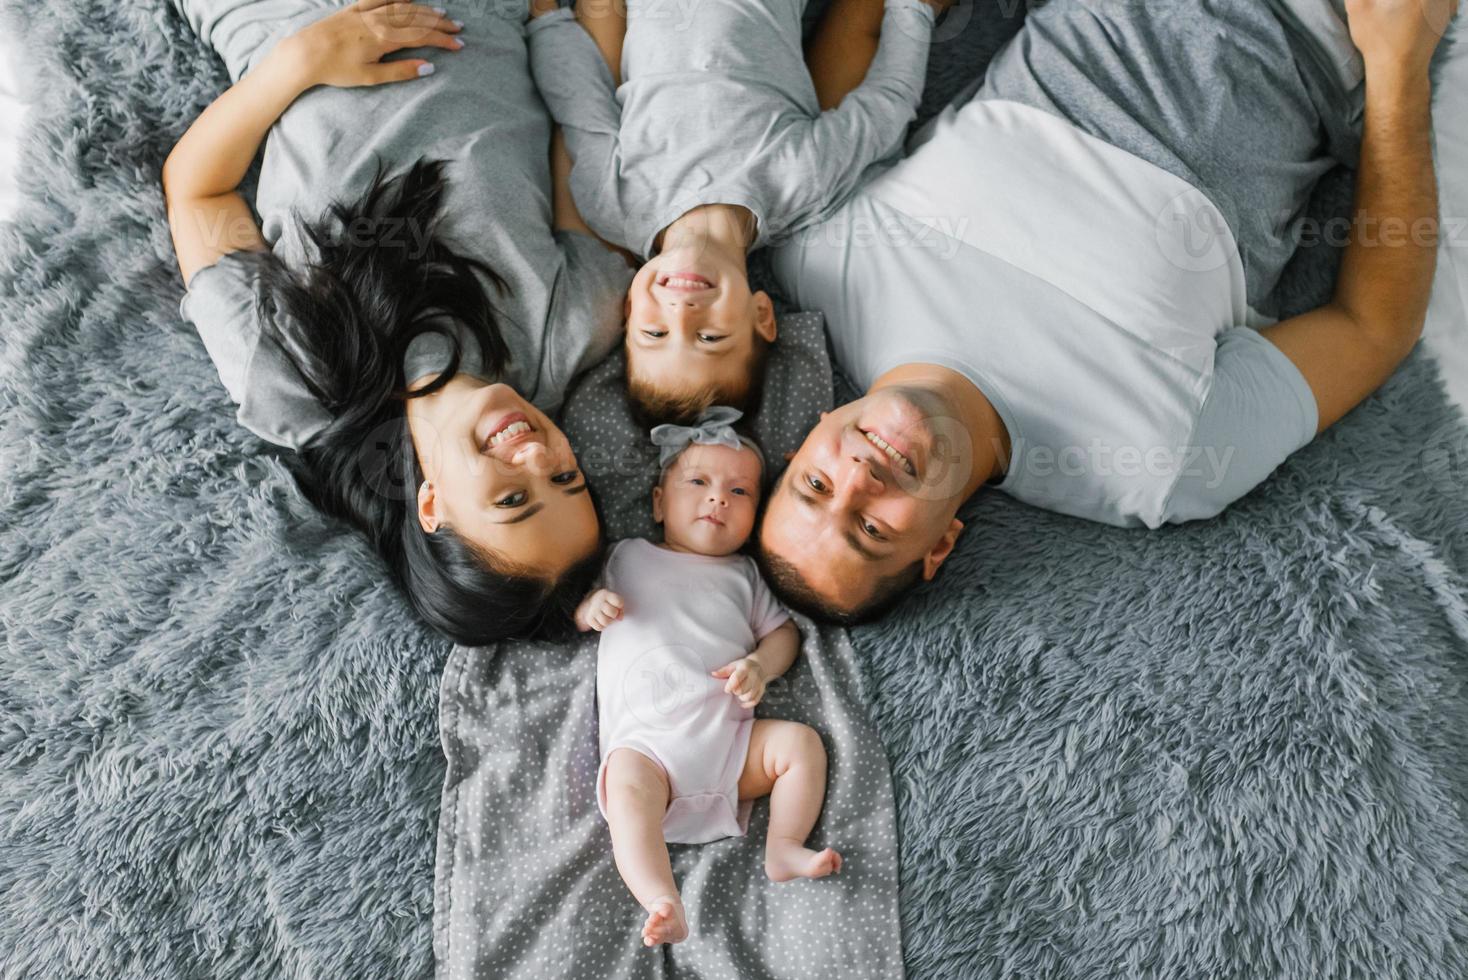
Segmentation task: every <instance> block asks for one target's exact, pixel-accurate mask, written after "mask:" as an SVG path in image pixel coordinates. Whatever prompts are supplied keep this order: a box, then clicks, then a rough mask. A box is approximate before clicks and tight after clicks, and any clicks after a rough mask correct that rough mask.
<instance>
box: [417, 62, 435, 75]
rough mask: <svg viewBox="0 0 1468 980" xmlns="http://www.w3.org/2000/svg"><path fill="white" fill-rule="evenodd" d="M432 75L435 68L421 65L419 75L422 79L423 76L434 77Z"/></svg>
mask: <svg viewBox="0 0 1468 980" xmlns="http://www.w3.org/2000/svg"><path fill="white" fill-rule="evenodd" d="M432 74H433V66H432V65H429V64H423V65H419V66H418V75H419V76H420V77H422V76H423V75H432Z"/></svg>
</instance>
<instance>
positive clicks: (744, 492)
mask: <svg viewBox="0 0 1468 980" xmlns="http://www.w3.org/2000/svg"><path fill="white" fill-rule="evenodd" d="M733 492H734V493H736V494H738V495H739V496H741V497H747V496H749V491H748V490H746V489H744V488H743V487H735V488H734V491H733Z"/></svg>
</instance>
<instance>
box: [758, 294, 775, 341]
mask: <svg viewBox="0 0 1468 980" xmlns="http://www.w3.org/2000/svg"><path fill="white" fill-rule="evenodd" d="M754 332H755V333H757V334H759V335H760V336H761V337H763V338H764V339H765V340H766V342H768V343H771V344H773V343H774V342H775V335H776V334H777V333H779V330H778V328H777V325H776V323H775V303H774V301H773V300H771V299H770V294H769V293H767V292H765V291H764V290H763V289H761V290H760V291H759V292H757V293H755V294H754Z"/></svg>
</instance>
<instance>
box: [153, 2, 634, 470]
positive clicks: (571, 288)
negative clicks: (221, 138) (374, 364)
mask: <svg viewBox="0 0 1468 980" xmlns="http://www.w3.org/2000/svg"><path fill="white" fill-rule="evenodd" d="M184 6H185V13H186V15H187V16H188V18H189V20H190V22H191V24H193V25H194V27H195V29H196V30H197V31H199V33H200V36H201V37H203V38H204V39H205V40H206V41H209V42H210V43H211V44H213V45H214V46H215V48H216V50H218V51H219V53H220V54H221V56H222V57H224V59H225V62H226V65H227V66H228V67H229V69H230V73H231V75H232V77H234V78H236V79H238V78H239V77H240V76H241V75H242V74H243V73H244V72H245V71H246V70H248V68H249V67H250V66H251V65H253V64H255V63H258V61H259V59H260V58H261V57H263V55H264V54H265V53H266V52H267V51H268V50H269V48H270V47H272V46H273V45H274V43H276V42H277V41H278V40H279V39H280V38H282V37H284V36H286V35H287V34H289V33H292V32H293V31H295V30H298V29H299V28H301V27H302V26H305V25H306V24H307V23H310V22H311V21H313V20H315V19H317V18H320V17H322V16H324V15H326V14H328V13H331V12H333V11H334V10H336V9H338V8H336V7H335V6H324V5H322V4H318V3H308V2H303V0H251V2H241V0H185V3H184ZM497 11H499V12H504V13H505V14H506V16H501V15H500V13H499V12H497ZM509 13H510V12H509V11H506V10H505V9H504V8H502V7H496V6H494V5H478V4H468V5H464V6H462V8H455V11H454V14H453V15H454V16H455V17H456V18H459V19H461V20H463V21H464V23H465V27H464V36H465V38H466V39H467V43H466V44H465V46H464V48H463V49H462V50H461V51H457V52H445V51H438V50H436V49H419V50H416V51H410V52H407V55H408V56H423V57H427V58H428V59H429V60H430V61H432V62H433V63H434V64H435V65H436V68H437V70H436V72H435V73H434V74H433V75H431V76H428V77H426V78H422V79H417V80H414V81H409V82H400V83H395V84H390V85H382V86H376V87H372V88H352V89H339V88H327V87H318V88H315V89H312V90H310V91H309V92H307V93H305V94H304V95H302V96H301V97H300V98H299V99H297V100H296V102H295V103H294V104H292V105H291V107H290V108H289V109H287V110H286V112H285V113H284V114H283V115H282V116H281V118H280V120H279V121H278V122H277V123H276V125H275V126H274V127H273V128H272V129H271V131H270V135H269V136H268V138H267V139H266V143H265V151H264V160H263V162H262V166H261V172H260V182H259V190H258V193H257V196H256V199H255V210H256V211H257V213H258V215H259V219H260V225H261V230H262V233H263V235H264V238H265V241H266V242H267V243H268V245H269V247H270V248H271V249H272V250H273V251H274V253H275V254H276V256H278V257H280V258H281V259H283V260H284V261H285V262H286V263H287V264H290V265H293V266H297V265H299V264H301V263H302V262H303V261H304V260H305V257H306V249H305V247H304V246H303V243H302V241H301V234H300V231H299V227H300V226H299V224H298V219H299V218H307V219H313V220H314V219H317V218H320V217H321V216H322V215H324V214H325V213H326V212H327V210H328V208H329V206H330V205H331V204H333V203H336V202H341V201H345V200H349V199H352V198H355V197H356V196H357V195H359V194H360V193H361V192H362V191H363V190H364V189H365V188H366V187H367V185H368V183H369V181H370V180H371V178H372V175H373V174H374V173H375V172H376V170H377V168H378V166H379V165H380V166H381V167H382V168H383V170H384V172H385V173H387V174H392V173H396V172H399V171H401V170H403V169H405V168H406V167H407V166H409V165H411V164H412V163H413V162H414V161H416V160H418V159H420V158H437V159H442V160H445V161H447V166H446V168H445V176H446V180H447V190H446V192H445V195H444V198H443V202H442V206H441V213H442V221H441V223H440V225H439V228H438V233H439V234H440V235H441V236H442V237H443V238H444V239H445V240H447V241H448V242H449V243H450V244H451V245H452V246H453V247H454V248H455V250H456V251H458V252H460V254H463V255H466V256H468V257H471V258H474V259H478V260H480V261H482V262H484V263H485V264H487V265H488V266H489V267H490V268H491V269H493V270H494V271H495V272H497V273H498V274H499V275H500V276H502V277H503V278H504V279H505V281H506V284H507V286H508V288H507V290H506V292H505V293H504V294H502V295H500V296H499V297H497V298H496V299H495V300H494V302H495V306H496V312H497V317H496V319H497V321H498V323H499V325H500V329H501V330H502V331H503V333H504V335H505V340H506V342H507V344H508V346H509V348H510V352H511V364H510V367H509V371H508V374H507V376H506V377H504V378H500V379H487V380H503V381H507V382H509V383H510V384H513V385H514V386H515V388H516V389H517V390H518V391H519V392H520V393H521V394H522V395H524V396H525V397H526V398H528V399H530V400H531V401H532V402H534V403H535V404H536V405H537V406H538V407H540V408H542V409H544V410H547V411H554V410H555V409H556V408H557V407H558V406H559V404H560V402H561V399H562V397H563V396H564V394H565V389H566V386H567V384H568V383H569V382H570V380H571V379H572V378H573V377H574V376H575V375H576V374H577V373H578V372H579V371H581V370H584V369H585V368H587V367H589V366H590V365H591V364H593V363H595V362H596V361H597V360H599V359H600V358H601V357H603V356H604V355H605V354H606V353H607V352H609V351H610V350H611V349H612V348H613V347H614V346H615V345H616V343H617V340H618V338H619V336H620V334H621V329H622V318H621V297H622V295H623V294H624V293H625V292H626V288H627V285H628V283H629V282H630V280H631V270H630V269H628V267H627V265H626V262H625V261H624V260H623V259H621V258H619V257H618V256H617V255H615V254H614V253H612V252H611V251H609V250H607V249H606V248H604V247H603V246H601V245H600V244H599V243H598V242H596V241H595V240H594V239H592V238H591V237H589V236H586V235H579V234H574V233H554V232H552V230H551V184H550V167H549V152H548V147H549V145H550V130H551V127H550V120H549V118H548V116H547V114H546V112H545V107H544V105H543V103H542V102H541V101H540V99H539V97H538V96H537V94H536V92H535V88H534V85H533V83H532V81H531V78H530V69H529V60H528V55H527V52H526V47H525V38H524V27H523V25H522V24H521V22H520V20H519V15H518V13H516V14H515V15H514V16H509ZM337 231H338V232H340V233H342V234H348V235H350V234H354V233H356V230H354V229H352V228H345V229H337ZM422 231H423V230H422V229H419V228H414V227H410V226H409V227H404V228H402V229H400V230H399V231H398V232H396V234H398V235H399V237H401V239H402V246H403V247H404V248H410V249H411V248H413V247H414V246H415V244H417V243H418V242H419V241H420V240H421V239H420V238H419V236H420V235H421V234H422ZM393 233H394V232H392V231H391V230H389V234H393ZM383 247H390V246H383ZM188 287H189V288H188V294H187V295H186V296H185V297H184V299H183V302H182V303H181V306H180V310H181V312H182V314H183V316H184V318H185V319H187V320H189V321H191V322H192V323H193V324H194V325H195V327H196V328H197V329H198V331H199V333H200V336H201V337H202V338H203V340H204V344H205V346H206V348H207V349H208V351H209V354H210V356H211V358H212V359H213V360H214V362H215V365H216V366H217V368H218V370H219V374H220V378H221V380H222V381H223V382H224V385H225V387H226V388H227V389H228V390H229V393H230V396H231V397H232V398H233V399H234V400H235V402H236V403H237V404H238V405H239V413H238V414H239V419H240V422H241V423H242V424H244V425H245V426H247V427H248V428H250V429H251V430H253V431H254V432H256V433H257V434H258V435H260V436H261V437H262V438H264V439H267V440H269V441H271V442H274V443H278V444H281V445H285V446H291V447H299V446H300V445H301V444H302V443H303V442H304V441H305V440H306V439H308V438H310V436H311V435H313V434H315V433H316V432H317V431H319V430H320V429H321V428H322V427H323V426H324V425H325V424H326V422H327V421H328V419H327V417H326V413H325V411H324V410H323V409H322V407H321V406H320V405H319V404H317V403H316V402H315V401H314V400H312V399H311V397H310V395H309V393H308V392H307V391H306V390H305V388H304V386H303V384H302V382H301V381H300V379H299V378H298V377H297V376H296V375H295V373H294V371H293V370H292V369H291V368H290V366H289V364H288V362H287V360H286V358H285V356H284V354H283V352H282V351H280V350H279V349H278V348H277V347H276V346H275V344H274V343H272V342H271V341H270V340H269V339H268V338H265V337H263V336H262V334H261V330H260V324H259V322H258V319H257V318H258V316H259V306H258V299H259V297H258V292H259V287H258V283H257V281H256V280H255V279H254V277H252V276H251V275H250V272H249V264H248V263H247V262H244V261H240V260H239V259H238V258H237V257H235V258H232V257H230V256H226V257H225V258H224V259H222V260H221V261H220V262H218V263H216V264H215V265H213V266H210V267H208V268H206V269H202V270H200V271H199V272H197V273H196V274H195V275H194V276H193V278H192V279H191V280H190V282H189V284H188ZM487 291H488V292H489V295H491V296H492V297H493V296H495V293H494V291H493V290H492V289H489V290H487ZM411 353H412V357H411V358H410V360H411V362H412V363H411V364H409V365H405V367H406V368H407V369H408V372H407V373H412V372H413V371H423V370H424V369H425V368H426V367H431V366H433V365H435V364H441V363H442V360H441V359H440V358H443V357H444V356H445V354H444V347H443V346H442V345H438V346H436V345H435V343H434V342H433V341H424V342H421V343H420V344H419V345H417V346H416V347H415V348H414V349H413V351H412V352H411ZM473 353H474V354H476V355H477V351H476V352H473ZM435 369H436V368H435ZM464 370H468V371H469V373H474V370H473V364H469V365H466V366H465V368H464ZM407 380H413V379H411V378H408V379H407Z"/></svg>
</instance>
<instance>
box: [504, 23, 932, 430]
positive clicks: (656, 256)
mask: <svg viewBox="0 0 1468 980" xmlns="http://www.w3.org/2000/svg"><path fill="white" fill-rule="evenodd" d="M621 2H622V0H582V2H581V5H580V6H578V8H577V12H576V15H575V16H576V18H579V20H577V19H573V15H572V12H571V11H570V10H569V9H557V8H556V7H555V5H554V0H533V2H532V10H531V14H532V17H533V18H534V19H533V20H532V21H531V24H530V27H529V44H530V59H531V68H532V71H533V72H534V75H535V81H536V84H537V85H538V86H539V88H540V91H541V94H542V95H543V96H544V98H545V100H546V104H547V105H548V106H549V107H550V111H551V114H552V116H554V117H555V119H556V121H557V122H558V123H559V124H560V126H561V129H562V132H563V134H564V137H565V142H566V147H567V149H568V150H569V152H570V156H571V160H572V171H571V193H572V196H573V198H574V199H575V203H576V206H577V208H578V209H579V210H580V212H581V215H582V216H583V218H584V219H585V220H586V223H587V224H588V226H589V227H590V228H591V230H592V231H594V232H595V233H596V234H597V235H599V236H600V237H601V238H603V239H605V240H606V241H608V242H610V243H612V244H614V245H619V246H621V247H623V248H626V249H628V250H629V251H631V252H634V253H636V254H637V255H638V256H639V257H641V258H645V259H646V260H647V261H646V263H645V264H644V265H643V266H642V268H641V270H640V271H639V272H638V274H637V276H636V278H635V279H634V280H633V282H632V286H631V288H630V289H629V290H628V293H627V302H626V318H627V341H626V345H627V380H628V388H629V392H630V394H631V396H632V400H633V404H634V406H635V407H636V408H638V409H639V410H640V412H641V414H642V415H643V416H644V419H645V421H648V422H662V421H678V422H688V421H691V420H692V419H693V418H694V417H696V416H697V415H698V414H699V413H700V412H701V411H703V410H704V409H705V408H707V407H709V406H710V405H712V404H716V403H717V404H727V405H734V406H736V407H741V408H742V407H745V406H749V405H751V404H752V403H753V402H754V401H755V399H756V397H757V395H758V388H759V383H758V382H759V378H760V377H761V376H762V368H763V363H764V355H765V352H766V349H767V347H768V345H769V344H770V343H771V342H772V341H773V340H774V339H775V334H776V327H775V315H774V308H773V306H772V304H771V302H770V298H769V296H768V295H766V294H765V293H763V292H752V291H751V290H750V287H749V279H748V275H747V273H746V269H745V259H746V256H747V255H748V253H749V251H750V250H752V249H754V248H758V247H759V246H761V245H764V244H766V243H768V242H770V241H772V240H777V239H779V238H781V237H783V236H786V235H789V234H793V233H795V232H796V231H799V230H800V229H801V228H803V227H804V226H806V225H808V224H810V223H813V222H815V221H818V220H820V219H821V217H822V216H824V215H826V214H828V213H829V212H830V211H832V210H834V209H835V208H836V207H838V206H839V205H840V204H841V203H842V202H843V201H844V200H845V199H846V197H847V196H848V195H849V194H850V193H851V192H853V191H854V190H855V189H856V187H857V186H858V185H859V184H860V183H861V181H862V176H863V174H864V173H865V172H866V170H867V169H868V167H870V166H871V165H872V164H874V163H877V162H879V161H881V160H883V159H884V158H886V157H888V156H890V155H892V154H893V153H895V152H896V151H897V150H899V149H900V147H901V144H902V138H903V135H904V133H905V131H906V128H907V125H908V123H910V122H911V121H912V118H913V116H914V115H915V113H916V111H917V105H918V100H919V99H920V98H921V96H922V88H923V79H924V75H925V73H926V70H927V57H928V43H929V39H930V36H931V33H932V27H933V18H934V16H935V11H936V10H938V9H941V5H942V0H931V5H930V4H929V2H924V0H885V13H884V15H883V18H882V26H881V33H880V42H879V44H878V47H877V51H876V56H875V58H874V60H873V61H872V65H871V68H870V69H869V71H868V72H867V75H866V78H865V80H864V81H863V82H862V84H861V85H859V86H857V87H856V89H855V90H854V91H852V92H851V93H850V94H849V95H847V96H846V98H845V99H843V100H842V101H841V103H840V105H838V106H836V107H834V108H831V109H829V110H828V111H825V112H822V111H821V109H822V107H821V104H820V102H819V100H818V98H817V93H816V89H815V86H814V85H813V84H812V82H811V76H810V72H809V71H808V70H807V68H806V65H805V60H804V57H803V55H802V51H801V13H802V10H803V8H804V5H805V4H804V0H680V2H676V3H675V2H669V0H627V8H626V18H625V19H624V18H623V17H622V16H621V15H620V13H619V11H618V9H617V5H618V4H619V3H621ZM870 2H873V3H881V2H883V0H870ZM592 8H597V9H592ZM622 75H625V79H626V80H625V82H623V81H622V80H621V77H620V76H622Z"/></svg>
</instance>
